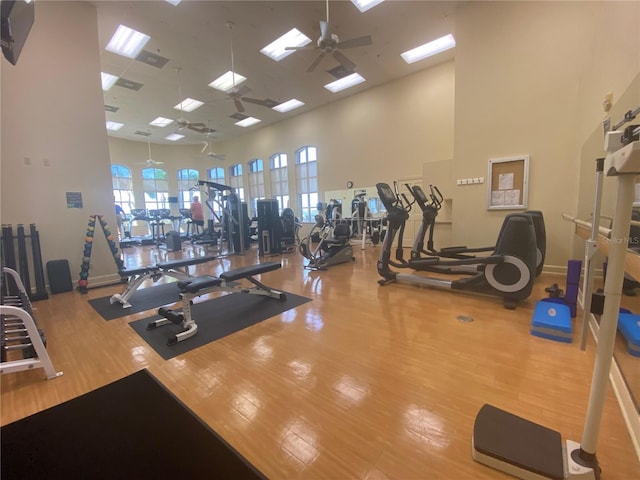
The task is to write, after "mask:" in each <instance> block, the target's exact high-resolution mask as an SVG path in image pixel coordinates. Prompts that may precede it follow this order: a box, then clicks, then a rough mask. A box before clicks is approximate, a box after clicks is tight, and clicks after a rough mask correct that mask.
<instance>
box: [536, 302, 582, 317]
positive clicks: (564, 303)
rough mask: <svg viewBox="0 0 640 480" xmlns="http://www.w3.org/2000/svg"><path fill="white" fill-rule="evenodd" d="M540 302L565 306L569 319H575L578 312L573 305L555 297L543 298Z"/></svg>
mask: <svg viewBox="0 0 640 480" xmlns="http://www.w3.org/2000/svg"><path fill="white" fill-rule="evenodd" d="M540 301H541V302H549V303H559V304H561V305H566V306H567V307H569V313H570V314H571V318H576V314H577V312H578V307H577V306H576V304H575V303H569V302H567V301H566V299H564V298H555V297H548V298H543V299H542V300H540Z"/></svg>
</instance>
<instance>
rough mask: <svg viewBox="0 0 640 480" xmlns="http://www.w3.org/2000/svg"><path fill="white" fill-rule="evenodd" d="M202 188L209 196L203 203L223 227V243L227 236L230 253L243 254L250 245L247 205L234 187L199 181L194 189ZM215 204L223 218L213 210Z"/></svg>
mask: <svg viewBox="0 0 640 480" xmlns="http://www.w3.org/2000/svg"><path fill="white" fill-rule="evenodd" d="M202 186H205V187H206V191H205V193H206V194H207V200H206V201H204V202H203V203H204V204H205V205H206V206H207V208H208V209H209V211H210V212H211V214H212V215H213V216H214V218H216V219H217V220H218V222H219V223H220V224H221V225H222V237H221V242H222V241H224V239H225V236H226V240H227V242H228V252H229V253H235V254H243V253H244V251H245V250H246V248H247V245H248V242H247V232H248V231H249V228H248V225H247V224H246V222H245V221H244V220H245V219H246V218H247V214H246V211H245V208H246V204H244V203H242V202H240V198H239V197H238V195H237V193H236V192H235V190H234V189H233V187H229V186H227V185H222V184H220V183H215V182H209V181H206V180H198V185H197V186H196V187H194V188H193V189H194V190H199V189H200V187H202ZM214 203H215V204H216V205H218V206H219V207H220V209H221V210H222V212H223V215H222V218H220V217H219V215H218V214H217V213H216V212H215V210H214V209H213V204H214Z"/></svg>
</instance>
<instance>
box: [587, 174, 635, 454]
mask: <svg viewBox="0 0 640 480" xmlns="http://www.w3.org/2000/svg"><path fill="white" fill-rule="evenodd" d="M634 191H635V174H622V175H618V192H617V198H616V210H615V218H614V219H613V228H612V231H611V239H610V242H611V246H610V247H609V260H608V269H607V279H606V281H605V284H604V295H605V302H604V311H603V314H602V316H601V318H600V331H599V333H598V346H597V349H596V360H595V366H594V369H593V378H592V383H591V393H590V394H589V405H588V408H587V417H586V420H585V427H584V432H583V435H582V442H581V445H580V451H581V453H582V454H583V455H582V456H587V457H589V456H595V452H596V444H597V442H598V435H599V432H600V424H601V421H602V412H603V409H604V401H605V397H606V393H607V383H608V381H609V372H610V370H611V362H612V358H613V350H614V345H615V339H616V330H617V325H618V312H619V310H620V299H621V296H622V284H623V280H624V262H625V256H626V253H627V237H628V235H629V222H630V220H631V211H632V208H633V198H634V193H635V192H634Z"/></svg>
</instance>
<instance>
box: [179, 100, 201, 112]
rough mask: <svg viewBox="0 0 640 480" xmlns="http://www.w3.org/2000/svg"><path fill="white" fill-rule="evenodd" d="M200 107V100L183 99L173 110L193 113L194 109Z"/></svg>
mask: <svg viewBox="0 0 640 480" xmlns="http://www.w3.org/2000/svg"><path fill="white" fill-rule="evenodd" d="M202 105H204V102H201V101H200V100H194V99H193V98H185V99H184V100H182V101H181V102H180V103H179V104H177V105H175V106H174V107H173V108H175V109H176V110H182V111H183V112H193V111H194V110H195V109H196V108H200V107H201V106H202Z"/></svg>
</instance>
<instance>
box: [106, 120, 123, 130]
mask: <svg viewBox="0 0 640 480" xmlns="http://www.w3.org/2000/svg"><path fill="white" fill-rule="evenodd" d="M122 127H124V123H118V122H109V121H107V130H111V131H113V132H117V131H118V130H120V129H121V128H122Z"/></svg>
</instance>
